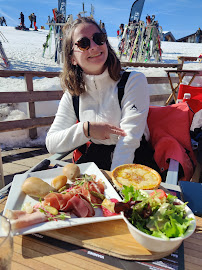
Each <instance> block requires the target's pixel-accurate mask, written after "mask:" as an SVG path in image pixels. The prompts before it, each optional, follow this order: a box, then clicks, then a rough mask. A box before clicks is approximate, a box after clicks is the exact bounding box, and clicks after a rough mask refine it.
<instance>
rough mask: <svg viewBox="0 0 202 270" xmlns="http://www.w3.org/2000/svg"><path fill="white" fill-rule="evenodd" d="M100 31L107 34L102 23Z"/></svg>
mask: <svg viewBox="0 0 202 270" xmlns="http://www.w3.org/2000/svg"><path fill="white" fill-rule="evenodd" d="M101 30H102V32H103V33H105V34H107V31H106V29H105V24H104V23H102V24H101Z"/></svg>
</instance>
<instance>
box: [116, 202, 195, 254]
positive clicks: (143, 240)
mask: <svg viewBox="0 0 202 270" xmlns="http://www.w3.org/2000/svg"><path fill="white" fill-rule="evenodd" d="M176 202H179V203H183V202H182V201H180V200H179V199H176ZM185 211H186V214H187V217H189V218H193V220H192V221H191V223H190V225H189V227H188V229H187V231H186V233H185V235H184V236H183V237H176V238H170V239H169V240H165V239H162V238H159V237H154V236H151V235H148V234H146V233H144V232H142V231H140V230H138V229H137V228H136V227H135V226H133V225H132V224H131V223H130V221H128V219H127V218H126V217H125V216H124V213H123V212H122V213H121V214H122V216H123V219H124V221H125V222H126V224H127V226H128V229H129V231H130V233H131V234H132V236H133V237H134V239H135V240H136V241H137V242H138V243H140V244H141V245H142V246H143V247H145V248H146V249H148V250H150V251H154V252H169V251H174V250H176V249H177V248H178V247H179V246H180V245H181V243H182V242H183V240H185V239H186V238H188V237H190V236H191V235H192V233H193V232H194V231H195V228H196V220H195V216H194V214H193V213H192V211H191V209H190V208H189V207H188V206H187V205H186V206H185Z"/></svg>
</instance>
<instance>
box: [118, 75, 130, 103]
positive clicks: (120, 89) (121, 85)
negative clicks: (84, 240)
mask: <svg viewBox="0 0 202 270" xmlns="http://www.w3.org/2000/svg"><path fill="white" fill-rule="evenodd" d="M129 75H130V72H127V71H124V73H123V74H122V77H121V80H120V81H119V83H118V84H117V86H118V99H119V105H120V107H121V100H122V98H123V95H124V88H125V85H126V82H127V80H128V77H129Z"/></svg>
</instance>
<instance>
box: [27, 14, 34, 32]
mask: <svg viewBox="0 0 202 270" xmlns="http://www.w3.org/2000/svg"><path fill="white" fill-rule="evenodd" d="M28 18H29V20H30V28H32V23H33V13H31V14H30V15H29V17H28Z"/></svg>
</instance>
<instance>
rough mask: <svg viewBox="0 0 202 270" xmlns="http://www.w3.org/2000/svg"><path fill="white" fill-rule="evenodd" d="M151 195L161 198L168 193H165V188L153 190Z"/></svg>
mask: <svg viewBox="0 0 202 270" xmlns="http://www.w3.org/2000/svg"><path fill="white" fill-rule="evenodd" d="M150 196H151V197H156V196H157V197H158V198H159V199H162V198H164V197H166V198H167V194H166V193H165V191H164V190H163V189H157V190H155V191H153V192H152V193H151V194H150Z"/></svg>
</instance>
